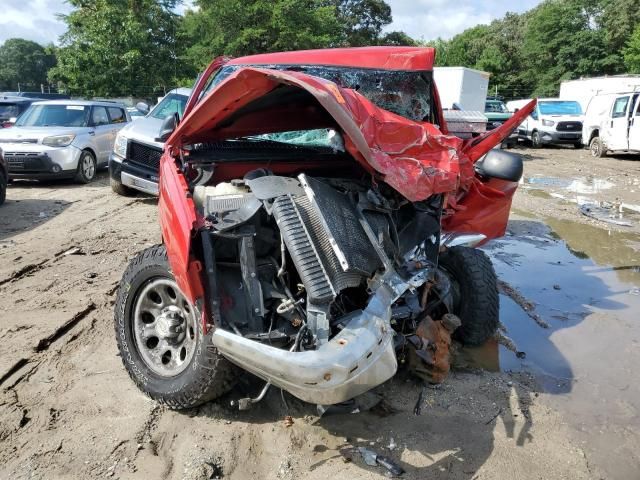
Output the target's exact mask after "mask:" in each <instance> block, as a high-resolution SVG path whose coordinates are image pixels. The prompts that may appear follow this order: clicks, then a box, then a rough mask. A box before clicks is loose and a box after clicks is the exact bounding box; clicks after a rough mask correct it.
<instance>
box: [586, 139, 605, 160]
mask: <svg viewBox="0 0 640 480" xmlns="http://www.w3.org/2000/svg"><path fill="white" fill-rule="evenodd" d="M589 151H590V152H591V156H592V157H596V158H603V157H605V156H606V155H607V149H606V148H605V146H604V145H603V143H602V140H600V137H593V138H592V139H591V142H590V143H589Z"/></svg>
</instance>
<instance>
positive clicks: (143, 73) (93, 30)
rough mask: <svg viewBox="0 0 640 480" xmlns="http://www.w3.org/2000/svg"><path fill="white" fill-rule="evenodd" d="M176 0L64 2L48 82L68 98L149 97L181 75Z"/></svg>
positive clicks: (74, 0) (162, 89)
mask: <svg viewBox="0 0 640 480" xmlns="http://www.w3.org/2000/svg"><path fill="white" fill-rule="evenodd" d="M176 2H177V0H92V1H88V0H68V3H70V4H71V6H72V7H74V10H73V11H72V12H71V13H70V14H69V15H64V16H62V18H63V20H64V21H65V22H66V24H67V27H68V30H67V32H66V33H65V34H64V35H62V37H61V38H60V48H59V50H58V52H57V58H58V65H57V67H55V68H54V69H52V70H51V71H50V74H49V77H50V78H51V79H52V80H56V81H60V82H62V83H64V84H65V85H66V86H67V88H68V89H69V90H70V91H71V92H74V93H79V94H83V95H88V96H91V95H95V96H119V95H138V96H152V95H153V94H154V93H161V92H163V91H164V90H165V89H167V88H170V87H171V86H172V85H173V84H174V81H175V77H176V76H177V75H178V74H179V73H180V72H181V66H180V65H179V64H178V58H177V56H176V49H177V48H178V46H177V44H176V35H175V34H176V31H177V28H178V21H179V17H178V15H176V14H175V13H174V12H173V8H174V7H175V5H176Z"/></svg>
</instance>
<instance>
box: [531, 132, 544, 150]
mask: <svg viewBox="0 0 640 480" xmlns="http://www.w3.org/2000/svg"><path fill="white" fill-rule="evenodd" d="M531 146H532V147H533V148H541V147H542V140H541V139H540V133H538V132H533V133H532V134H531Z"/></svg>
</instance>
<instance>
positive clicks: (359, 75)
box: [115, 47, 535, 408]
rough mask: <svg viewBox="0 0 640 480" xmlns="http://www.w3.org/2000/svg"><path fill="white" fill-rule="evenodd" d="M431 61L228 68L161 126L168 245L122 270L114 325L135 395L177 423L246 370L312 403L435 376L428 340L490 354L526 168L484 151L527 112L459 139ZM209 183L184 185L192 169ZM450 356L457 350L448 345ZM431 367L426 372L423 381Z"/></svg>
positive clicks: (201, 84)
mask: <svg viewBox="0 0 640 480" xmlns="http://www.w3.org/2000/svg"><path fill="white" fill-rule="evenodd" d="M434 55H435V52H434V50H433V49H431V48H413V47H366V48H348V49H334V50H315V51H303V52H286V53H274V54H265V55H256V56H250V57H245V58H239V59H234V60H230V61H229V60H227V59H218V60H216V61H214V62H213V63H212V65H211V66H210V67H209V68H208V69H207V70H206V71H205V72H204V74H203V75H202V76H201V77H200V79H199V80H198V82H197V83H196V86H195V88H194V91H193V93H192V96H191V97H190V99H189V101H188V103H187V107H186V109H185V113H184V116H183V119H182V121H181V122H180V123H179V125H178V124H177V119H176V118H175V117H168V118H167V119H166V120H165V122H164V124H163V130H162V131H161V135H160V137H161V138H160V139H161V140H163V141H166V143H165V149H164V154H163V156H162V160H161V172H160V202H159V211H160V222H161V227H162V237H163V242H164V243H163V245H158V246H154V247H151V248H148V249H146V250H144V251H143V252H141V253H140V254H139V255H138V256H136V257H135V258H134V259H133V260H132V262H131V264H130V265H129V267H128V268H127V270H126V272H125V273H124V276H123V279H122V282H121V285H120V288H119V291H118V297H117V302H116V311H115V328H116V336H117V341H118V346H119V349H120V353H121V356H122V360H123V363H124V365H125V367H126V369H127V370H128V372H129V374H130V376H131V378H132V379H133V380H134V381H135V383H136V384H137V385H138V387H139V388H140V389H141V390H142V391H144V392H145V393H147V394H148V395H150V396H151V397H152V398H154V399H156V400H157V401H159V402H161V403H164V404H166V405H168V406H170V407H173V408H187V407H192V406H195V405H198V404H200V403H202V402H205V401H207V400H210V399H213V398H216V397H218V396H220V395H222V394H223V393H225V392H226V391H228V390H229V389H230V387H231V386H232V384H233V382H234V380H235V379H236V377H237V372H238V370H237V367H240V368H242V369H244V370H246V371H248V372H250V373H252V374H254V375H256V376H257V377H259V378H261V379H263V380H264V381H265V382H266V383H265V387H264V389H263V390H262V392H261V394H260V395H259V396H258V397H257V398H255V399H252V398H246V399H243V400H241V401H240V407H241V408H246V407H248V406H249V405H250V404H251V403H254V402H256V401H258V400H260V399H261V398H262V397H263V396H264V393H265V392H266V390H267V389H268V387H269V386H270V385H274V386H276V387H279V388H282V389H284V390H286V391H288V392H290V393H291V394H293V395H294V396H296V397H298V398H300V399H302V400H304V401H308V402H313V403H318V404H335V403H339V402H343V401H345V400H348V399H351V398H353V397H355V396H357V395H359V394H361V393H363V392H365V391H367V390H369V389H371V388H373V387H375V386H377V385H379V384H381V383H383V382H384V381H386V380H388V379H389V378H391V377H392V376H393V375H394V374H395V373H396V370H397V368H398V367H397V366H398V360H397V359H398V357H400V356H407V355H412V356H413V357H414V358H417V359H419V361H421V362H424V364H425V366H427V367H428V366H432V367H433V366H435V367H437V364H438V358H436V357H437V356H438V352H437V351H435V350H436V349H437V348H438V344H437V342H436V343H434V342H433V341H430V340H429V338H427V337H428V336H426V335H425V334H424V332H427V331H430V330H433V329H434V326H435V327H436V328H437V327H438V326H441V325H445V324H446V325H445V326H446V327H447V328H448V329H450V330H452V329H456V330H455V332H454V337H456V338H457V339H458V340H459V341H461V342H463V343H467V344H472V345H477V344H481V343H483V342H484V341H486V340H487V339H488V337H490V336H491V335H492V334H493V333H494V331H495V329H496V327H497V325H498V293H497V287H496V278H495V273H494V271H493V267H492V265H491V262H490V260H489V259H488V258H487V257H486V256H485V254H484V253H483V252H481V251H480V250H477V249H475V248H474V247H476V246H478V245H480V244H482V243H483V242H485V241H487V240H489V239H491V238H495V237H497V236H501V235H503V234H504V231H505V228H506V224H507V219H508V215H509V208H510V205H511V199H512V196H513V193H514V192H515V189H516V187H517V182H518V180H519V179H520V177H521V175H522V161H521V159H520V158H519V157H518V156H517V155H514V154H512V153H507V152H503V151H499V150H492V147H494V146H495V145H498V144H500V142H501V141H502V140H503V139H505V138H506V137H507V136H508V135H509V133H510V132H511V131H512V130H513V129H514V127H515V126H516V125H517V124H518V123H520V122H521V121H522V119H523V118H524V117H525V116H526V115H528V114H529V112H530V111H531V109H532V108H533V106H534V104H535V101H534V102H532V103H531V104H529V105H528V106H526V107H525V108H522V109H521V110H520V111H519V112H518V113H517V114H516V115H514V117H513V118H512V119H511V120H509V121H507V122H505V124H504V125H502V126H501V127H499V128H497V129H495V130H493V131H491V132H489V133H487V134H485V135H483V136H480V137H477V138H475V139H470V140H462V139H460V138H458V137H456V136H453V135H450V134H448V131H447V125H446V123H445V121H444V118H443V115H442V110H441V107H440V101H439V98H438V93H437V89H436V86H435V84H434V82H433V78H432V67H433V60H434ZM198 169H200V170H204V171H207V172H209V173H210V174H211V181H210V182H209V185H206V186H203V185H198V186H194V185H190V183H189V178H193V176H194V175H193V171H195V170H198ZM444 343H445V344H446V342H444ZM426 370H428V368H427V369H426Z"/></svg>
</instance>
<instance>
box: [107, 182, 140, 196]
mask: <svg viewBox="0 0 640 480" xmlns="http://www.w3.org/2000/svg"><path fill="white" fill-rule="evenodd" d="M109 183H110V184H111V190H113V192H114V193H117V194H118V195H122V196H123V197H131V196H132V195H135V193H136V191H135V190H134V189H133V188H129V187H127V186H126V185H123V184H122V182H119V181H118V180H116V179H115V178H111V179H110V180H109Z"/></svg>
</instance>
